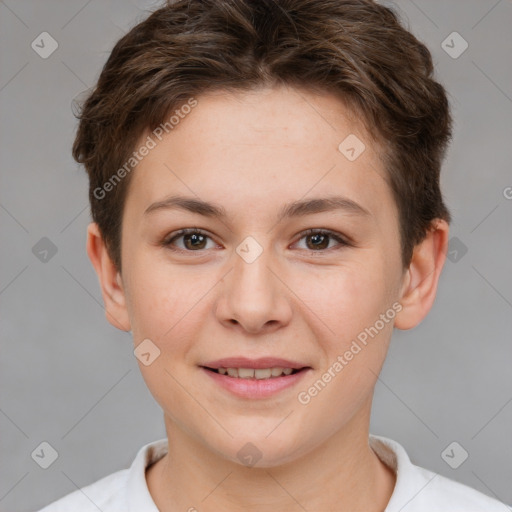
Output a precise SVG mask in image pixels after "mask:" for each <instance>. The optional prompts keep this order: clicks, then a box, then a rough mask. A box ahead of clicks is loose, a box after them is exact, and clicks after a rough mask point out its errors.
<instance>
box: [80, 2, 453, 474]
mask: <svg viewBox="0 0 512 512" xmlns="http://www.w3.org/2000/svg"><path fill="white" fill-rule="evenodd" d="M432 74H433V66H432V60H431V56H430V53H429V51H428V50H427V48H426V47H425V46H424V45H423V44H422V43H420V42H419V41H418V40H417V39H416V38H415V37H414V36H413V35H412V34H410V33H409V32H408V31H407V30H405V29H404V28H403V27H402V25H401V24H400V22H399V19H398V17H397V15H396V14H395V13H394V12H393V11H392V10H390V9H389V8H387V7H384V6H381V5H379V4H376V3H374V2H372V1H369V0H348V1H340V0H336V1H334V0H333V1H324V2H313V1H311V0H298V1H297V0H294V1H293V2H291V1H290V2H288V1H281V2H279V3H278V2H274V1H272V0H268V1H266V0H265V1H261V2H248V1H246V0H234V1H233V0H231V1H224V0H215V1H213V0H212V1H178V2H175V3H170V4H169V5H167V6H165V7H163V8H162V9H160V10H158V11H156V12H154V13H153V14H152V15H151V16H149V18H148V19H146V20H145V21H143V22H142V23H140V24H139V25H137V26H135V27H134V28H133V29H132V30H131V31H130V32H128V33H127V34H126V35H125V36H124V37H123V38H122V39H121V40H120V41H119V42H118V43H117V44H116V46H115V47H114V49H113V51H112V54H111V55H110V57H109V59H108V61H107V63H106V64H105V66H104V68H103V71H102V73H101V75H100V77H99V80H98V84H97V86H96V87H95V88H94V90H93V91H92V93H91V94H90V96H89V97H88V99H87V100H86V102H85V104H84V106H83V109H82V111H81V113H80V124H79V128H78V132H77V136H76V140H75V143H74V147H73V154H74V157H75V159H76V160H77V161H79V162H81V163H83V164H84V166H85V168H86V170H87V172H88V174H89V179H90V194H89V197H90V202H91V210H92V216H93V220H94V223H93V224H91V226H90V227H89V235H88V252H89V255H90V257H91V260H92V262H93V264H94V266H95V268H96V270H97V272H98V275H99V278H100V284H101V287H102V292H103V297H104V300H105V306H106V312H107V317H108V319H109V320H110V321H111V323H113V324H114V325H116V326H117V327H119V328H120V329H123V330H127V331H130V330H131V331H132V333H133V337H134V343H135V345H136V346H138V345H139V344H140V343H141V342H142V341H143V340H148V339H149V340H151V345H149V346H151V347H152V348H151V350H152V351H153V353H154V354H157V353H158V357H157V358H155V359H154V361H153V362H152V363H151V364H150V365H147V366H146V365H145V364H142V363H141V364H140V367H141V371H142V373H143V376H144V378H145V380H146V383H147V384H148V387H149V389H150V391H151V392H152V394H153V395H154V397H155V399H156V400H157V401H158V402H159V404H160V405H161V406H162V408H163V410H164V413H165V415H166V421H167V422H168V424H170V423H172V424H173V425H175V426H177V427H178V428H180V429H181V430H182V431H183V432H186V433H187V434H188V435H189V436H190V437H191V438H193V439H195V440H197V441H198V442H201V443H202V444H203V445H207V446H208V447H210V448H211V450H212V451H214V452H217V453H220V454H222V455H223V456H224V457H226V458H230V459H232V460H236V454H237V450H238V449H240V448H241V447H242V446H243V445H244V444H245V443H246V442H247V441H250V442H253V444H255V445H256V446H258V447H259V448H260V450H261V451H262V453H263V458H262V464H267V465H274V464H278V463H283V462H286V461H290V460H293V459H294V458H296V457H299V456H300V455H303V454H305V453H307V452H308V451H309V450H311V449H312V448H313V447H314V446H318V445H320V444H321V443H323V442H325V441H326V440H327V439H329V438H330V437H331V436H332V435H334V434H335V433H336V432H341V431H345V432H355V431H357V430H358V429H361V428H364V425H366V428H367V423H368V421H369V407H370V403H371V396H372V392H373V387H374V385H375V380H376V378H377V375H378V373H379V371H380V369H381V366H382V364H383V362H384V359H385V354H386V351H387V348H388V344H389V340H390V337H391V333H392V330H393V327H397V328H401V329H409V328H411V327H414V326H415V325H417V324H418V323H419V322H421V320H422V319H423V318H424V316H425V315H426V314H427V312H428V310H429V309H430V307H431V305H432V302H433V300H434V297H435V292H436V287H437V282H438V278H439V275H440V272H441V269H442V266H443V263H444V255H445V251H446V244H447V234H448V222H449V220H450V219H449V213H448V210H447V208H446V206H445V205H444V203H443V200H442V195H441V191H440V187H439V173H440V168H441V163H442V160H443V158H444V154H445V151H446V147H447V143H448V141H449V139H450V136H451V118H450V114H449V108H448V101H447V98H446V94H445V91H444V89H443V87H442V86H441V85H440V84H439V83H437V82H436V81H435V80H434V78H433V76H432ZM177 196H186V197H187V198H188V199H183V197H182V198H181V199H180V200H177V199H176V198H177ZM171 198H174V199H173V200H172V201H171V200H170V199H171ZM335 198H336V199H337V201H336V200H333V199H335ZM329 200H330V201H329ZM299 203H300V204H299ZM306 203H307V204H306ZM182 228H189V229H190V230H191V232H189V233H188V234H187V233H186V234H183V233H181V234H179V233H178V231H179V230H180V229H182ZM311 229H312V230H313V231H310V232H307V230H311ZM319 231H320V232H319ZM326 231H328V232H329V233H330V234H329V233H326ZM363 333H366V337H365V335H364V334H363ZM354 343H355V345H354ZM349 352H350V353H351V354H352V355H351V356H350V354H349ZM344 354H346V357H343V355H344ZM235 356H243V357H247V358H250V359H256V358H260V357H270V356H271V357H276V358H284V359H287V360H292V361H293V362H295V363H297V364H298V365H299V366H300V367H301V368H304V370H303V371H302V372H301V376H300V378H298V381H297V384H294V385H292V386H290V387H289V388H287V389H285V390H282V391H281V392H279V393H277V394H274V395H272V396H268V397H264V398H261V397H260V398H253V399H247V398H244V397H241V396H235V395H234V394H233V393H231V392H229V391H226V390H224V389H223V388H222V386H220V387H219V386H218V385H217V384H216V382H214V381H212V380H211V376H210V375H208V374H207V373H208V372H209V370H205V368H204V366H207V365H208V364H210V363H212V362H215V361H216V360H219V359H222V358H226V357H235ZM339 356H341V360H340V359H339ZM336 362H337V363H338V365H336ZM340 365H341V367H340ZM325 375H330V377H325ZM319 381H322V382H323V384H320V383H319ZM315 383H316V384H315ZM315 386H316V387H315ZM312 387H315V389H316V390H317V391H316V392H315V391H313V390H312ZM308 390H311V391H308ZM300 392H302V394H301V393H300ZM191 396H193V397H195V401H194V400H191V398H190V397H191ZM197 403H201V404H203V405H204V406H207V409H208V414H207V413H205V410H204V407H203V408H201V407H198V406H197ZM194 404H196V405H194ZM249 406H250V407H249ZM291 410H294V411H295V414H293V415H291V416H290V418H289V419H287V420H286V421H285V422H283V424H282V425H281V426H280V427H279V429H278V430H277V431H276V432H275V433H273V434H272V436H269V435H268V434H269V432H270V431H271V430H272V428H274V427H275V425H276V424H277V423H278V422H279V421H280V420H281V419H282V418H283V417H284V416H286V414H287V413H289V412H290V411H291ZM329 411H330V413H329V414H330V416H329V418H330V419H329V421H325V417H326V414H327V413H328V412H329ZM332 411H335V412H334V413H333V412H332ZM212 417H213V418H222V420H221V422H220V423H221V424H219V422H215V421H213V420H212ZM249 432H250V434H249Z"/></svg>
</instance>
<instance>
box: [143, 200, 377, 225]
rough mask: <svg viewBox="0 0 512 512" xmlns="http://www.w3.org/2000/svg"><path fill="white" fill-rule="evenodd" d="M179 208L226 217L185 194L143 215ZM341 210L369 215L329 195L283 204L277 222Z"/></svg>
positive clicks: (216, 207)
mask: <svg viewBox="0 0 512 512" xmlns="http://www.w3.org/2000/svg"><path fill="white" fill-rule="evenodd" d="M167 209H180V210H185V211H189V212H191V213H195V214H198V215H203V216H205V217H212V218H219V219H227V217H228V215H227V213H226V210H225V209H224V207H222V206H220V205H217V204H215V203H209V202H206V201H202V200H201V199H196V198H194V197H187V196H170V197H167V198H165V199H163V200H162V201H157V202H155V203H152V204H151V205H150V206H148V207H147V208H146V210H145V211H144V215H147V214H149V213H151V212H154V211H158V210H167ZM334 210H343V211H345V212H347V213H348V214H355V215H362V216H371V213H370V212H369V211H368V210H367V209H366V208H363V207H362V206H361V205H360V204H358V203H356V202H355V201H352V200H351V199H348V198H346V197H342V196H330V197H322V198H313V199H306V200H298V201H293V202H292V203H289V204H286V205H284V206H283V207H282V208H281V210H280V211H279V213H278V216H277V219H278V222H280V221H282V220H283V219H287V218H292V217H301V216H305V215H310V214H314V213H321V212H327V211H334Z"/></svg>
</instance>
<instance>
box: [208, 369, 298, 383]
mask: <svg viewBox="0 0 512 512" xmlns="http://www.w3.org/2000/svg"><path fill="white" fill-rule="evenodd" d="M206 369H207V370H211V371H213V372H217V373H219V374H221V375H228V376H229V377H233V378H235V379H258V380H263V379H274V378H276V377H281V376H282V375H291V374H293V373H297V372H298V371H299V370H297V369H294V368H281V367H279V366H275V367H274V368H222V367H220V368H206Z"/></svg>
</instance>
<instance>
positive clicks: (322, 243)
mask: <svg viewBox="0 0 512 512" xmlns="http://www.w3.org/2000/svg"><path fill="white" fill-rule="evenodd" d="M301 235H302V236H301V238H300V239H299V240H302V239H306V250H309V251H316V252H320V251H325V250H326V249H336V248H340V247H345V246H347V245H350V244H349V243H348V242H347V241H345V240H344V239H343V238H342V237H341V236H340V235H339V234H337V233H334V232H332V231H327V230H322V229H308V230H307V231H305V232H303V233H301ZM333 240H334V241H335V242H337V245H338V247H336V246H334V247H332V246H331V247H329V245H330V242H332V241H333Z"/></svg>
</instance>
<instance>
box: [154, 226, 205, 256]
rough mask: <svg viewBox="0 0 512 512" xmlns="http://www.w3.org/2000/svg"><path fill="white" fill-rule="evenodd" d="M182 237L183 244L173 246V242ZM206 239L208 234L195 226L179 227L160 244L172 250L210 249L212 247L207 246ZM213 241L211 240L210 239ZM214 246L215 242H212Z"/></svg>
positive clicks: (195, 250)
mask: <svg viewBox="0 0 512 512" xmlns="http://www.w3.org/2000/svg"><path fill="white" fill-rule="evenodd" d="M180 238H182V239H183V246H181V247H175V246H174V242H175V241H176V240H179V239H180ZM207 239H210V240H211V238H210V236H209V235H207V234H206V233H205V232H204V231H202V230H201V229H197V228H186V229H180V230H179V231H177V232H174V233H171V234H170V235H169V236H168V237H166V239H165V240H164V241H163V242H162V245H164V246H165V247H167V248H169V249H171V250H173V251H186V252H187V251H188V252H197V251H202V250H205V249H211V248H212V247H207V246H206V245H207V243H206V241H207ZM212 243H213V241H212ZM213 245H214V246H215V244H213Z"/></svg>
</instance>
